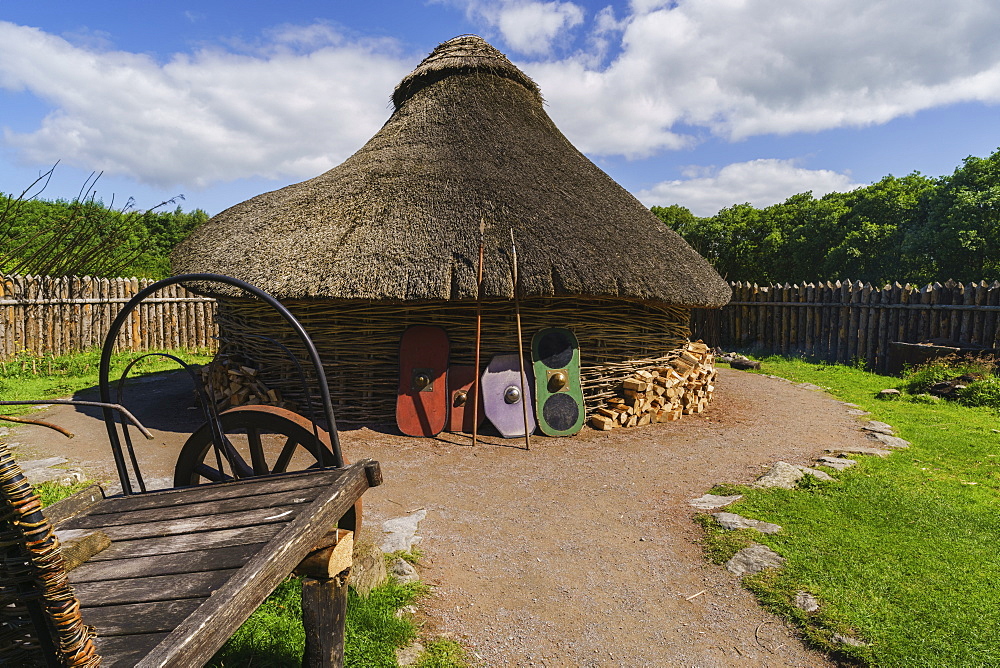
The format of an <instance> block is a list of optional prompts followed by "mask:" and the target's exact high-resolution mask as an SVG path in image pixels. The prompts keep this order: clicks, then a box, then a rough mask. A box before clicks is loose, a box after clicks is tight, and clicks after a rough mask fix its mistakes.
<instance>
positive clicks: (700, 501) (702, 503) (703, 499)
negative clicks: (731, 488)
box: [688, 494, 743, 510]
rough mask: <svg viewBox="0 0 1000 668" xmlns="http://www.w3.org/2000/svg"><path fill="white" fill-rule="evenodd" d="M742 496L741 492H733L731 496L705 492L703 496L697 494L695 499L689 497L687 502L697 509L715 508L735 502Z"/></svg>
mask: <svg viewBox="0 0 1000 668" xmlns="http://www.w3.org/2000/svg"><path fill="white" fill-rule="evenodd" d="M742 498H743V495H742V494H734V495H733V496H718V495H716V494H705V495H704V496H699V497H698V498H697V499H691V500H690V501H688V503H689V504H691V505H692V506H694V507H695V508H697V509H699V510H715V509H716V508H722V507H724V506H728V505H729V504H731V503H736V502H737V501H739V500H740V499H742Z"/></svg>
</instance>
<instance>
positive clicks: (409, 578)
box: [389, 557, 420, 584]
mask: <svg viewBox="0 0 1000 668" xmlns="http://www.w3.org/2000/svg"><path fill="white" fill-rule="evenodd" d="M389 572H390V573H391V574H392V576H393V577H394V578H396V582H398V583H399V584H407V583H409V582H417V581H419V580H420V576H419V575H417V569H416V568H414V567H413V564H411V563H410V562H408V561H407V560H406V559H403V558H402V557H396V558H395V559H393V560H392V564H390V566H389Z"/></svg>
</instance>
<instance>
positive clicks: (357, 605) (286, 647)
mask: <svg viewBox="0 0 1000 668" xmlns="http://www.w3.org/2000/svg"><path fill="white" fill-rule="evenodd" d="M301 591H302V585H301V582H300V581H299V580H298V579H297V578H289V579H288V580H286V581H285V582H283V583H282V584H281V585H279V586H278V588H277V589H276V590H275V591H274V593H273V594H271V596H270V597H268V599H267V600H266V601H265V602H264V603H263V604H262V605H261V606H260V607H259V608H258V609H257V611H256V612H254V613H253V615H251V616H250V618H249V619H248V620H247V621H246V622H245V623H244V624H243V625H242V626H241V627H240V628H239V630H238V631H237V632H236V633H235V634H234V635H233V637H232V638H230V639H229V641H228V642H227V643H226V644H225V646H224V647H223V648H222V649H221V650H219V652H218V653H217V654H216V655H215V657H214V658H213V660H212V661H211V662H210V663H209V664H208V665H209V666H211V667H214V668H223V667H226V668H229V667H234V666H239V667H244V668H250V667H251V666H253V667H254V668H281V667H283V666H298V665H300V663H301V661H302V653H303V651H304V649H305V632H304V630H303V627H302V606H301V598H300V597H301ZM429 591H430V590H429V588H428V587H427V585H424V584H421V583H419V582H414V583H409V584H397V583H396V582H395V581H394V580H392V579H390V581H389V582H387V583H386V584H383V585H382V586H380V587H376V588H375V589H373V590H372V592H371V594H369V596H368V598H363V597H361V596H358V595H357V594H356V593H355V592H354V590H353V589H351V590H350V592H349V598H348V601H347V622H346V625H345V640H344V665H345V666H356V667H358V668H394V667H395V666H396V665H397V664H396V649H397V648H400V647H405V646H406V645H408V644H410V643H411V642H413V641H414V640H416V638H417V634H418V631H419V629H418V628H417V625H416V623H415V622H414V621H413V620H412V619H411V617H410V615H407V614H397V612H398V611H399V610H400V609H401V608H403V607H405V606H408V605H411V604H413V603H415V602H416V601H417V600H418V599H419V598H420V597H422V596H425V595H427V594H428V593H429ZM467 665H468V659H467V656H466V653H465V651H464V650H463V649H462V647H461V646H460V645H458V643H455V642H453V641H450V640H444V639H437V640H431V641H428V642H427V644H426V649H425V652H424V653H423V655H422V656H421V658H420V661H419V663H418V666H420V667H421V668H462V667H463V666H467Z"/></svg>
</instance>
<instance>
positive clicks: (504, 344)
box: [217, 298, 690, 424]
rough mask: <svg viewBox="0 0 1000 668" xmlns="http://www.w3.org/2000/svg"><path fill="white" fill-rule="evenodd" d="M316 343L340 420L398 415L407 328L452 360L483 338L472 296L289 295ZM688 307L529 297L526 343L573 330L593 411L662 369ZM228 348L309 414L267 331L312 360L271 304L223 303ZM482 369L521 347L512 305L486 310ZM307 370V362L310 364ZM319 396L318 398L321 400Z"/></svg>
mask: <svg viewBox="0 0 1000 668" xmlns="http://www.w3.org/2000/svg"><path fill="white" fill-rule="evenodd" d="M284 303H285V305H286V306H287V307H288V308H289V309H290V310H291V311H292V313H294V314H295V316H296V317H297V318H299V320H300V321H301V322H302V324H303V326H304V327H305V329H306V331H307V332H308V333H309V335H310V336H311V337H312V338H313V340H314V341H315V343H316V346H317V348H318V349H319V353H320V357H321V358H322V360H323V364H324V367H325V369H326V373H327V376H328V380H329V385H330V393H331V395H332V397H333V402H334V410H335V411H336V416H337V421H338V423H343V424H357V423H366V422H383V423H384V422H392V421H394V420H395V402H396V387H397V385H398V382H399V380H398V379H399V340H400V337H401V336H402V335H403V331H404V330H405V329H406V328H407V327H408V326H410V325H439V326H441V327H443V328H444V329H445V330H446V331H447V332H448V336H449V338H450V340H451V363H452V364H464V365H472V364H473V358H474V346H475V340H476V334H475V332H476V303H475V302H474V301H427V302H407V303H401V304H393V303H386V302H375V301H360V300H351V301H341V302H337V301H305V300H286V301H285V302H284ZM689 316H690V309H687V308H679V307H670V306H661V305H656V304H650V303H647V302H638V301H635V302H632V301H624V300H621V299H595V298H588V299H580V298H575V299H568V298H561V299H560V298H552V299H526V300H524V301H522V302H521V324H522V330H523V333H524V342H523V345H524V349H525V351H526V354H528V353H527V351H530V346H531V337H532V336H533V335H534V334H535V333H536V332H538V331H539V330H541V329H544V328H546V327H566V328H568V329H570V330H572V331H573V332H574V333H575V334H576V336H577V338H578V339H579V341H580V358H581V367H582V368H581V377H582V380H583V388H584V395H585V397H586V401H587V408H588V410H592V409H593V408H596V407H597V406H598V405H600V403H601V399H602V398H606V397H609V396H612V394H613V391H614V386H615V385H616V384H617V383H618V382H620V381H621V380H622V379H624V378H625V377H627V376H629V375H631V374H632V373H634V372H635V371H636V370H637V369H640V368H644V367H648V366H655V365H656V364H657V362H658V361H659V360H661V359H662V358H665V357H668V356H669V355H670V354H671V352H672V351H674V350H676V349H677V348H678V347H680V346H682V345H683V344H684V343H685V342H686V341H687V339H688V334H689V331H688V320H689ZM217 321H218V323H219V328H220V333H221V336H222V343H223V346H222V352H224V353H229V354H232V353H238V354H241V355H243V356H244V357H245V358H246V359H247V361H249V362H252V364H253V365H254V366H256V367H257V368H258V369H259V370H260V376H261V379H262V380H263V381H264V382H265V383H266V384H267V386H268V387H272V388H277V389H279V390H280V391H281V393H282V396H283V397H284V398H285V399H286V400H287V401H292V402H294V403H296V404H298V408H299V409H300V410H303V411H306V410H307V409H306V406H305V405H304V401H303V397H302V391H301V389H300V387H301V384H300V382H299V381H298V371H297V370H296V369H295V366H294V364H293V363H291V362H289V361H288V357H287V355H285V354H284V352H283V351H282V350H281V349H280V347H276V346H274V345H273V344H271V343H269V342H268V341H266V340H265V339H263V338H261V337H270V338H273V339H275V340H277V341H279V342H280V343H281V344H283V345H285V346H288V348H289V349H290V350H292V351H294V352H295V353H296V355H297V357H298V358H299V359H300V360H305V359H306V356H305V354H304V351H302V349H301V347H300V346H299V345H298V344H297V342H296V340H295V338H294V336H293V335H292V333H291V330H290V329H289V328H288V325H287V324H286V323H285V322H284V321H283V320H281V318H280V316H278V314H277V313H275V312H274V311H273V310H271V309H270V307H268V306H266V305H263V304H260V303H259V302H253V301H248V300H221V299H220V300H219V304H218V316H217ZM482 323H483V325H482V352H481V365H482V367H483V368H485V366H486V364H487V362H489V359H490V358H491V357H492V356H493V355H496V354H501V353H513V352H517V333H516V332H517V329H516V323H515V314H514V305H513V303H512V302H510V301H494V302H484V303H483V306H482ZM303 368H304V370H305V372H306V373H307V374H308V372H309V368H308V365H307V364H304V363H303ZM315 400H316V397H314V401H315Z"/></svg>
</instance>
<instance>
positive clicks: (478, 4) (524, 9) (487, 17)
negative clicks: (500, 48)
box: [438, 0, 585, 56]
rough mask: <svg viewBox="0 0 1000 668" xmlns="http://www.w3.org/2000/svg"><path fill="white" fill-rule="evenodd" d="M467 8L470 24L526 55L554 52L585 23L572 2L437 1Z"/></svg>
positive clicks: (531, 0) (521, 0) (520, 0)
mask: <svg viewBox="0 0 1000 668" xmlns="http://www.w3.org/2000/svg"><path fill="white" fill-rule="evenodd" d="M438 1H440V2H443V3H444V4H449V5H453V6H457V7H460V8H464V10H465V14H466V16H467V17H468V18H469V20H471V21H475V22H479V23H481V24H484V25H485V26H488V27H489V28H492V29H495V30H498V31H499V32H500V35H501V37H502V38H503V40H504V42H506V43H507V45H508V46H510V48H511V49H513V50H514V51H516V52H518V53H521V54H524V55H527V56H544V55H548V54H550V53H551V52H552V46H553V42H554V41H556V40H557V39H558V38H560V37H563V36H566V33H567V32H568V31H569V30H570V29H572V28H575V27H577V26H579V25H580V24H582V23H583V20H584V15H585V14H584V11H583V9H582V8H581V7H580V6H579V5H577V4H575V3H572V2H561V1H555V2H537V1H534V0H438Z"/></svg>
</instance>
